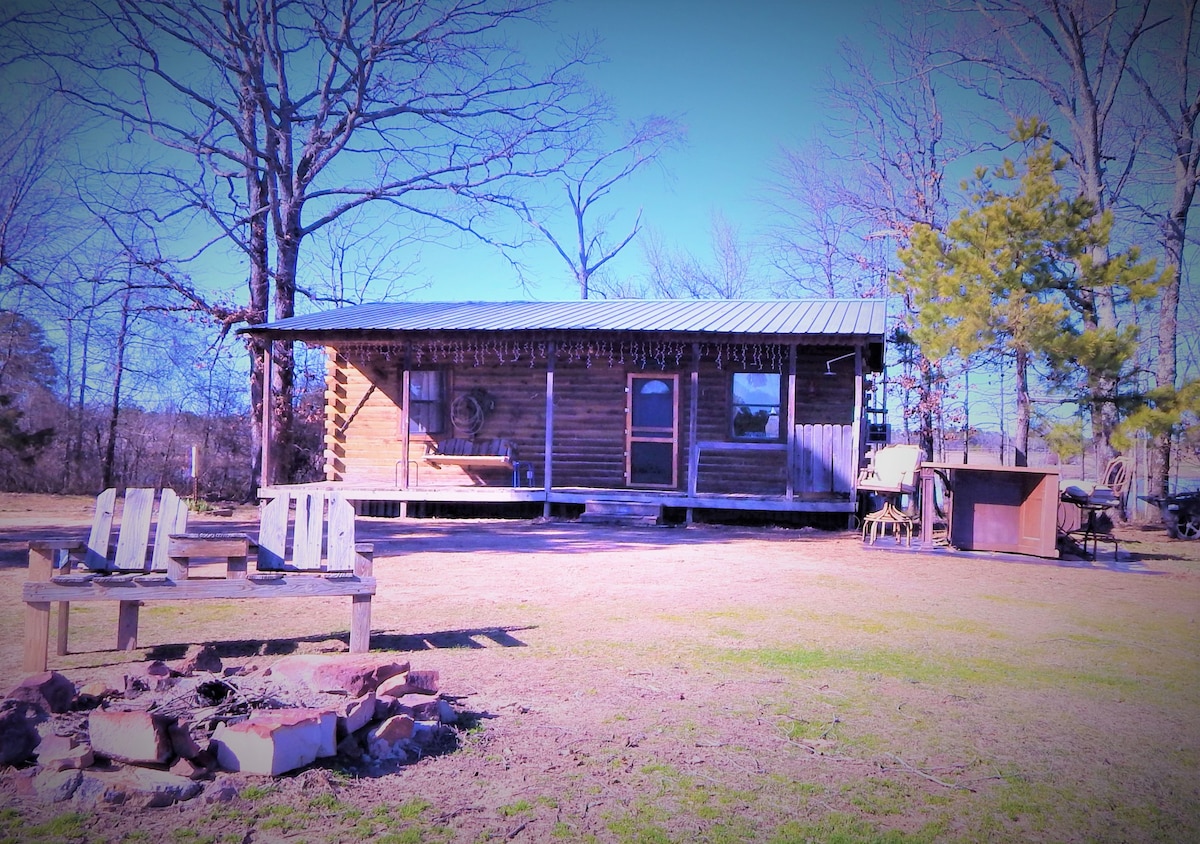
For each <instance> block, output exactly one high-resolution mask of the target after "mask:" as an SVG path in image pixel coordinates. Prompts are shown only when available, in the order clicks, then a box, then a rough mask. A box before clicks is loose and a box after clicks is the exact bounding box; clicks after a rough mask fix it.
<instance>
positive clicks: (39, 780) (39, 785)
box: [33, 769, 83, 803]
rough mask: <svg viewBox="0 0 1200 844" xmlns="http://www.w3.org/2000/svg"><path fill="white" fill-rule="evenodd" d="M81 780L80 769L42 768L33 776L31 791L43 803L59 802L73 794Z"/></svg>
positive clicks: (68, 798) (81, 773)
mask: <svg viewBox="0 0 1200 844" xmlns="http://www.w3.org/2000/svg"><path fill="white" fill-rule="evenodd" d="M81 782H83V772H82V771H76V770H68V771H55V770H50V769H42V770H41V771H39V772H38V773H37V774H35V775H34V777H33V793H34V795H35V796H36V797H37V799H38V800H40V801H42V802H43V803H61V802H63V801H64V800H70V799H71V798H72V797H73V796H74V795H75V791H76V790H77V789H78V788H79V784H80V783H81Z"/></svg>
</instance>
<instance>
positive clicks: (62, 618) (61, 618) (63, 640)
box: [55, 601, 71, 656]
mask: <svg viewBox="0 0 1200 844" xmlns="http://www.w3.org/2000/svg"><path fill="white" fill-rule="evenodd" d="M70 626H71V602H70V601H59V602H58V646H57V648H56V649H55V650H56V652H57V653H58V655H59V656H66V655H67V630H68V629H69V628H70Z"/></svg>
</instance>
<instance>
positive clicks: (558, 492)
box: [259, 481, 857, 513]
mask: <svg viewBox="0 0 1200 844" xmlns="http://www.w3.org/2000/svg"><path fill="white" fill-rule="evenodd" d="M297 489H305V490H328V491H331V492H338V493H340V494H341V495H343V496H344V497H346V498H347V499H349V500H351V501H399V502H406V503H436V504H509V503H534V504H586V503H587V502H589V501H638V502H647V503H651V502H654V503H658V504H661V505H662V506H663V507H669V508H676V509H689V510H692V509H695V510H742V511H757V512H764V513H775V512H778V513H853V512H854V511H855V509H856V503H857V502H856V497H855V496H854V495H852V494H851V495H849V496H846V495H841V496H838V495H828V496H813V495H804V496H801V495H796V496H794V497H793V498H792V499H791V500H790V501H789V500H788V499H787V497H786V496H783V495H745V494H715V493H696V494H694V495H689V494H688V493H686V492H684V491H675V490H646V489H600V488H589V487H552V488H551V489H550V490H549V492H547V491H546V489H545V488H544V487H506V486H483V485H480V486H442V487H439V486H420V487H410V488H409V489H399V488H397V487H395V486H389V485H387V484H371V483H349V482H344V481H317V482H314V483H307V484H290V485H285V484H277V485H273V486H269V487H263V488H262V489H261V490H260V491H259V495H260V496H261V497H263V498H274V497H275V496H277V495H280V494H282V493H283V492H285V491H288V490H297Z"/></svg>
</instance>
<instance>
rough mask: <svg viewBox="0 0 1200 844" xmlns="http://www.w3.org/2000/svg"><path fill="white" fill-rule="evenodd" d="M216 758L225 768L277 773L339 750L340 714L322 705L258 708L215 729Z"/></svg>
mask: <svg viewBox="0 0 1200 844" xmlns="http://www.w3.org/2000/svg"><path fill="white" fill-rule="evenodd" d="M213 746H214V747H215V748H216V751H217V762H218V764H219V765H220V766H221V768H223V769H224V770H226V771H240V772H241V773H244V774H266V775H268V776H277V775H279V774H283V773H287V772H288V771H294V770H295V769H297V768H302V767H304V766H305V765H308V764H311V763H312V762H314V761H316V760H317V759H318V758H319V757H322V756H333V755H334V754H335V753H337V715H336V714H335V713H334V712H332V711H330V710H323V709H274V710H268V711H263V712H256V713H255V714H254V715H252V716H250V718H248V719H247V720H245V721H241V722H239V723H237V724H220V725H219V726H218V727H217V729H216V730H215V731H214V732H213Z"/></svg>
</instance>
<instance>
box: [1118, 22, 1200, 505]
mask: <svg viewBox="0 0 1200 844" xmlns="http://www.w3.org/2000/svg"><path fill="white" fill-rule="evenodd" d="M1196 13H1197V0H1178V2H1176V3H1175V4H1174V9H1173V14H1171V18H1172V20H1173V21H1174V22H1175V24H1176V25H1175V26H1173V27H1172V28H1171V30H1170V31H1169V34H1168V32H1164V33H1162V34H1161V35H1162V37H1161V38H1159V39H1157V40H1147V41H1146V42H1144V43H1143V44H1142V45H1141V46H1142V48H1143V49H1142V50H1140V51H1139V52H1138V53H1137V54H1135V55H1134V57H1133V61H1132V62H1131V63H1130V66H1129V73H1130V75H1131V76H1132V77H1133V79H1134V80H1135V81H1136V83H1137V86H1138V90H1139V91H1140V92H1141V95H1142V97H1143V100H1144V103H1145V106H1146V108H1147V110H1148V112H1149V119H1150V121H1151V125H1152V127H1153V129H1152V132H1151V137H1152V138H1154V139H1155V144H1154V147H1156V148H1152V149H1151V150H1150V151H1149V155H1150V156H1151V157H1152V158H1154V159H1158V160H1161V159H1163V158H1165V159H1166V166H1165V167H1163V168H1162V169H1163V170H1164V171H1166V172H1169V173H1170V178H1169V182H1168V184H1167V185H1165V186H1164V187H1166V188H1167V190H1166V191H1164V192H1165V193H1167V194H1168V196H1167V197H1166V198H1165V201H1163V202H1161V204H1159V203H1156V204H1154V205H1152V206H1149V207H1145V208H1144V209H1143V210H1144V213H1146V216H1148V217H1149V218H1150V219H1151V220H1153V221H1154V222H1155V223H1156V225H1157V227H1158V231H1159V240H1160V242H1161V243H1162V248H1163V253H1164V259H1165V260H1164V264H1165V268H1166V269H1167V270H1168V282H1167V283H1166V284H1165V285H1164V286H1163V289H1162V293H1161V294H1160V299H1159V309H1158V349H1157V355H1156V359H1155V365H1154V374H1155V380H1156V382H1157V387H1158V389H1159V390H1165V391H1173V390H1174V389H1175V387H1176V378H1177V377H1178V374H1179V348H1178V347H1179V310H1180V307H1179V306H1180V292H1181V289H1182V283H1183V275H1184V258H1183V256H1184V250H1185V249H1186V247H1187V227H1188V217H1189V215H1190V214H1191V210H1192V205H1193V204H1194V202H1195V199H1196V187H1197V184H1200V134H1198V133H1197V125H1196V124H1197V119H1198V118H1200V75H1198V74H1197V72H1196V63H1197V60H1200V21H1197V14H1196ZM1159 150H1161V152H1159ZM1171 441H1172V435H1171V429H1168V430H1165V431H1162V432H1159V433H1158V434H1157V435H1156V437H1155V442H1154V454H1155V459H1154V460H1153V461H1152V463H1151V467H1150V484H1149V486H1150V490H1151V492H1152V493H1153V494H1157V495H1164V496H1165V495H1167V493H1168V492H1169V487H1170V477H1171Z"/></svg>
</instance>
